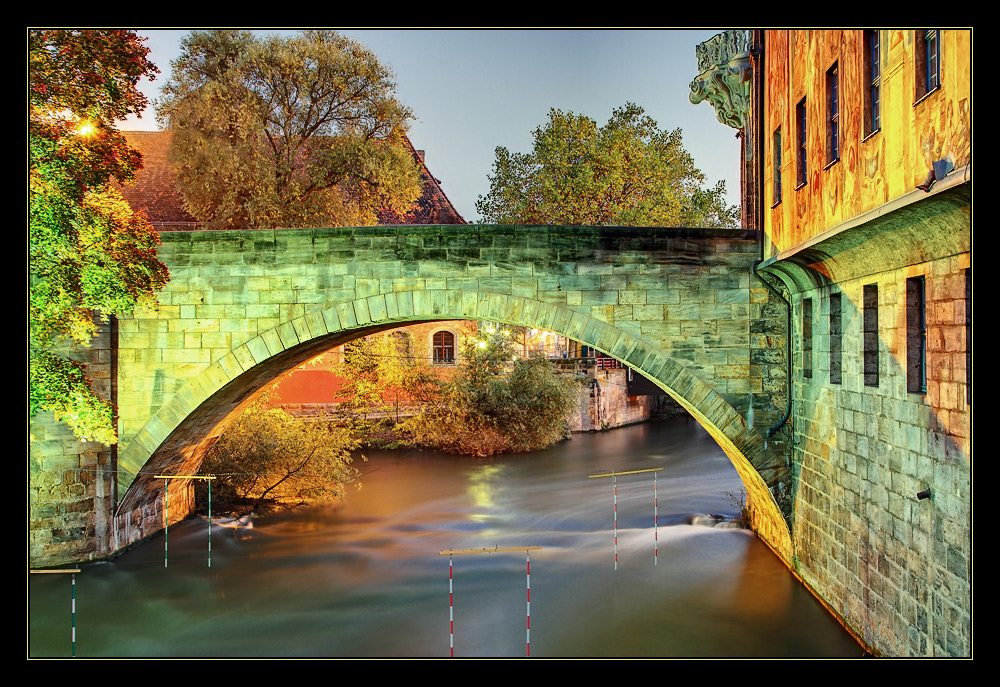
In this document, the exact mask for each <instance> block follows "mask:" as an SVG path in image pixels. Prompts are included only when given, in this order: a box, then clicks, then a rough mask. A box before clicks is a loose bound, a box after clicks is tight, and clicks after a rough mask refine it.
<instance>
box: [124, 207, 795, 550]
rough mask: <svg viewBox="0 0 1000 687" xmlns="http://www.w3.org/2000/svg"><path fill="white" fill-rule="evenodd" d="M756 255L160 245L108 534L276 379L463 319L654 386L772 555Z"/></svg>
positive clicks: (710, 250)
mask: <svg viewBox="0 0 1000 687" xmlns="http://www.w3.org/2000/svg"><path fill="white" fill-rule="evenodd" d="M757 255H758V243H757V241H756V239H755V238H754V237H753V236H751V235H748V234H747V233H746V232H745V231H743V230H705V229H663V228H661V229H649V228H623V227H521V226H493V225H488V226H487V225H464V226H427V225H423V226H414V227H395V226H393V227H362V228H336V229H306V230H276V231H258V232H211V231H203V232H171V233H168V234H164V235H163V245H162V246H161V249H160V251H159V256H160V258H161V259H162V260H163V261H164V262H165V263H166V264H167V265H168V267H169V268H170V274H171V282H170V284H169V285H168V286H167V288H166V289H165V290H164V292H163V293H162V296H161V298H160V305H159V307H158V308H157V309H155V310H152V311H148V312H136V313H135V314H134V315H133V317H131V318H129V319H123V320H122V321H121V322H120V326H119V348H118V360H119V370H118V375H117V385H118V407H119V412H120V418H119V431H120V449H119V454H118V461H117V467H118V472H117V475H118V483H117V487H118V496H119V503H118V508H117V513H116V515H115V517H114V523H113V526H112V527H111V529H112V530H114V531H117V532H119V533H122V532H125V534H124V535H123V536H122V537H120V540H119V541H123V542H125V543H127V542H128V541H132V540H134V539H137V538H141V537H143V536H146V535H147V534H148V533H149V532H150V531H152V530H153V529H155V528H157V527H159V526H160V525H159V523H158V522H157V514H156V506H155V503H156V501H157V499H158V498H159V493H160V491H161V490H162V485H160V484H157V481H156V480H153V479H151V475H152V474H159V473H173V474H182V473H187V472H188V471H196V470H197V469H198V465H199V464H200V462H201V457H202V456H203V455H204V452H205V451H206V450H207V448H208V446H210V445H211V443H212V442H213V441H214V440H215V437H217V436H218V435H219V434H220V433H221V432H222V431H223V430H224V428H225V426H226V425H227V424H228V422H229V421H230V418H232V417H233V416H234V414H235V413H237V412H239V411H240V410H241V409H242V408H243V407H245V406H246V405H247V404H248V403H250V402H251V401H252V399H253V398H254V396H255V395H256V394H257V393H259V391H260V390H261V389H262V388H263V387H265V386H266V385H267V383H268V382H270V381H271V380H272V379H274V378H275V377H276V376H278V375H279V374H281V373H283V372H285V371H287V370H289V369H291V368H293V367H295V366H296V365H298V364H300V363H301V362H303V361H305V360H307V359H309V358H311V357H313V356H315V355H317V354H318V353H320V352H322V351H324V350H327V349H329V348H331V347H333V346H335V345H338V344H340V343H343V342H345V341H348V340H350V339H353V338H355V337H357V336H359V335H363V334H366V333H371V332H374V331H380V330H383V329H389V328H391V327H393V326H398V325H399V324H401V323H404V322H421V321H435V320H444V319H482V320H490V321H495V322H505V323H509V324H515V325H524V326H529V327H535V328H539V329H547V330H550V331H554V332H556V333H559V334H561V335H563V336H566V337H569V338H571V339H574V340H576V341H579V342H581V343H583V344H586V345H589V346H592V347H593V348H595V349H597V350H600V351H603V352H605V353H607V354H609V355H612V356H614V357H616V358H618V359H620V360H622V361H623V362H625V363H626V364H628V365H629V366H630V367H632V368H633V369H635V370H638V371H641V372H642V373H643V374H645V375H646V376H647V377H648V378H650V379H652V380H655V381H656V383H657V384H658V385H659V386H660V387H661V388H663V389H664V390H666V391H667V392H668V393H670V394H671V395H672V396H674V398H675V399H676V400H677V401H678V402H679V403H680V404H681V405H682V406H683V407H684V408H685V409H686V410H688V412H690V413H691V414H692V415H693V416H694V417H695V418H696V419H697V420H698V421H699V422H701V423H702V424H703V425H705V426H706V428H707V429H708V430H709V432H710V433H712V435H713V436H714V437H715V438H716V439H717V440H718V441H719V443H720V445H721V446H722V447H723V449H724V450H726V452H727V454H728V455H729V456H730V458H731V459H732V460H733V462H734V465H736V467H737V470H738V471H739V472H740V474H741V476H742V477H743V479H744V481H745V482H746V483H747V490H748V492H749V493H750V494H751V501H752V504H754V505H753V507H754V509H755V510H754V512H755V513H756V514H757V516H756V517H757V518H758V520H759V523H758V524H759V527H758V529H759V531H760V532H761V534H762V536H763V537H765V539H767V540H768V541H770V542H771V544H772V546H774V548H775V549H776V550H777V551H779V552H783V555H785V556H786V557H790V551H791V541H790V535H789V533H788V529H787V526H786V525H785V523H784V521H783V519H782V518H781V516H780V514H779V513H778V512H777V508H776V506H775V504H774V501H773V498H772V496H771V492H770V490H769V485H773V484H776V483H777V482H779V481H781V479H782V478H783V477H787V468H786V461H785V459H784V457H783V456H782V455H780V454H776V453H775V452H774V451H773V447H772V449H768V448H766V447H765V446H764V442H763V440H762V438H761V432H760V431H758V430H762V429H763V428H766V426H769V424H770V423H773V422H774V420H775V419H776V418H777V417H780V415H781V413H782V409H783V407H784V398H783V397H781V389H780V375H779V374H778V373H776V372H775V371H776V370H780V369H782V365H781V359H782V358H783V350H784V349H783V345H782V344H783V339H782V334H781V331H780V328H781V325H774V324H773V323H771V322H770V321H769V319H770V317H771V315H772V310H773V308H772V306H771V304H770V303H769V300H768V298H769V297H768V295H767V293H766V291H764V290H763V289H758V288H756V287H755V288H754V289H751V288H750V265H751V263H752V262H753V261H754V259H756V257H757ZM776 380H779V381H778V383H776ZM751 407H752V408H753V412H752V413H751V412H750V409H751ZM747 417H752V418H753V426H749V425H748V424H747ZM161 515H162V514H161ZM126 520H127V522H126ZM115 528H117V529H115Z"/></svg>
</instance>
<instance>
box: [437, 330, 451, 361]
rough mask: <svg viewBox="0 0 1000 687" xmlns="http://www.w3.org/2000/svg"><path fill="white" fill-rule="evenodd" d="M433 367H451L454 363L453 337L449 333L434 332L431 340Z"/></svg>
mask: <svg viewBox="0 0 1000 687" xmlns="http://www.w3.org/2000/svg"><path fill="white" fill-rule="evenodd" d="M432 345H433V348H434V364H435V365H451V364H453V363H454V362H455V335H454V334H452V333H451V332H435V333H434V337H433V339H432Z"/></svg>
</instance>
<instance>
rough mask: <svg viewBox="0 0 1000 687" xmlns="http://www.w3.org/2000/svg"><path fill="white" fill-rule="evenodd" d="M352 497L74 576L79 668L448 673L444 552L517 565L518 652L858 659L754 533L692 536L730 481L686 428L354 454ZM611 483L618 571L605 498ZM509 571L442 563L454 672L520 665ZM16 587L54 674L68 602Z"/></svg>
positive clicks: (198, 534) (64, 647) (64, 644)
mask: <svg viewBox="0 0 1000 687" xmlns="http://www.w3.org/2000/svg"><path fill="white" fill-rule="evenodd" d="M368 455H369V462H368V463H366V464H365V465H364V466H363V470H364V471H365V473H366V474H365V485H364V488H363V489H362V490H361V491H360V492H352V493H350V495H349V497H348V501H347V503H345V504H342V505H340V506H337V507H327V508H311V509H303V510H299V511H295V512H292V513H287V514H283V515H280V516H276V517H272V518H268V519H262V520H258V521H256V522H255V526H254V528H253V529H252V530H247V531H242V532H239V533H237V532H236V531H234V530H231V529H225V528H221V527H220V528H217V529H215V530H214V533H213V537H212V546H213V558H212V567H211V568H210V569H209V568H208V567H207V565H206V560H205V541H206V538H207V532H206V524H205V523H204V522H203V521H200V520H190V521H187V522H185V523H183V524H182V525H180V526H178V527H176V528H172V529H171V532H170V553H171V560H170V567H169V568H168V569H167V570H164V569H163V548H162V543H163V540H162V536H161V537H158V538H154V539H153V540H151V541H149V542H147V543H145V544H143V545H141V546H139V547H137V548H135V549H134V550H132V551H130V552H128V553H127V554H125V555H123V556H121V557H120V558H118V559H116V560H115V561H113V562H111V563H104V564H94V565H87V566H84V570H83V572H82V573H81V574H79V575H78V576H77V582H78V584H77V628H78V646H77V655H78V656H81V657H87V656H205V657H229V656H251V657H259V656H303V657H305V656H429V657H445V656H447V655H448V641H449V609H448V558H447V556H439V555H438V552H439V551H440V550H443V549H471V548H484V547H490V548H492V547H494V546H498V547H508V546H542V547H543V548H542V549H541V550H538V551H532V552H531V655H532V657H544V656H858V655H860V653H861V652H860V648H859V647H858V645H857V644H855V643H854V641H853V640H852V639H851V638H850V637H849V636H848V635H847V634H846V632H844V631H843V629H842V628H840V627H839V626H838V625H837V624H836V623H835V622H834V620H833V619H832V618H831V617H830V616H829V615H828V614H827V613H826V612H825V611H824V610H823V609H822V608H821V607H820V605H819V604H818V602H816V601H815V600H814V599H813V598H812V597H811V596H810V595H809V594H808V592H807V591H806V590H805V589H803V588H802V587H801V586H800V585H799V584H798V583H797V582H796V581H795V580H794V579H793V578H792V576H791V574H790V573H789V572H788V570H787V569H786V568H784V566H783V565H781V563H780V562H779V561H778V560H777V559H776V558H775V557H774V556H773V554H772V553H771V552H770V551H769V550H768V549H767V548H766V547H765V546H764V545H763V544H762V543H761V542H760V541H758V540H757V539H756V537H755V536H753V535H752V534H750V533H748V532H744V531H740V530H732V529H729V530H725V529H717V528H709V527H699V526H692V525H690V524H688V523H690V522H691V520H692V517H693V516H694V515H696V514H705V513H716V514H732V511H733V506H732V504H731V503H730V502H729V499H728V497H727V496H726V492H727V491H732V490H736V489H738V488H739V481H738V478H737V476H736V473H735V471H734V470H733V469H732V467H731V466H730V465H729V463H728V462H727V460H726V458H725V456H724V455H723V454H722V452H721V451H720V450H719V449H718V448H717V447H716V446H715V444H714V443H713V442H712V441H711V439H710V438H709V437H708V436H707V435H706V434H705V433H704V432H703V431H702V430H700V428H698V427H697V425H694V424H693V423H690V422H688V421H685V420H678V421H672V422H669V423H662V424H657V425H654V424H647V425H640V426H636V427H631V428H626V429H621V430H615V431H611V432H606V433H602V434H596V435H581V436H576V437H574V438H573V440H572V441H569V442H564V443H563V444H560V445H558V446H556V447H554V448H552V449H549V450H547V451H543V452H539V453H535V454H530V455H520V456H507V457H503V458H495V459H480V460H477V459H470V458H460V457H455V456H449V455H443V454H435V453H430V452H420V451H410V452H405V451H403V452H384V453H375V454H372V453H369V454H368ZM647 467H663V468H664V470H663V471H662V472H660V473H658V475H659V477H658V494H659V523H660V529H659V541H658V546H659V557H658V564H657V565H656V566H654V565H653V546H654V541H653V526H652V525H653V512H652V510H653V504H652V477H651V475H649V474H648V473H647V474H646V475H636V476H635V477H633V478H626V477H623V478H621V479H619V480H618V524H619V532H618V552H619V565H618V570H617V571H615V570H614V569H613V563H614V561H613V534H612V522H613V505H612V494H611V484H610V480H588V479H587V475H590V474H597V473H600V472H606V471H608V470H611V469H614V470H616V471H623V470H631V469H640V468H647ZM525 572H526V571H525V555H524V552H523V551H522V552H514V553H504V554H489V555H465V556H455V557H454V604H455V605H454V617H455V623H454V628H455V655H456V656H524V654H525V648H526V647H525V642H526V575H525ZM55 577H57V576H55V575H35V576H31V579H30V580H29V604H30V605H29V651H30V653H31V655H32V656H68V655H69V651H70V646H69V632H70V628H69V590H68V584H67V581H66V580H59V579H52V578H55Z"/></svg>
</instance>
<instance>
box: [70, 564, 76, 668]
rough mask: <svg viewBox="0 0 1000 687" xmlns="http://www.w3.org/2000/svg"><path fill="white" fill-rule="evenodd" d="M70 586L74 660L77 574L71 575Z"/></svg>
mask: <svg viewBox="0 0 1000 687" xmlns="http://www.w3.org/2000/svg"><path fill="white" fill-rule="evenodd" d="M70 586H71V587H72V589H73V591H72V601H71V602H70V615H71V617H72V620H71V621H70V624H71V625H72V626H73V630H72V632H71V633H70V634H71V641H72V643H73V658H76V573H73V574H72V575H70Z"/></svg>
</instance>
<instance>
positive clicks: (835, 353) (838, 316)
mask: <svg viewBox="0 0 1000 687" xmlns="http://www.w3.org/2000/svg"><path fill="white" fill-rule="evenodd" d="M842 313H843V311H842V310H841V306H840V294H839V293H831V294H830V383H831V384H840V368H841V361H842V360H843V357H844V351H843V342H844V337H843V329H842V328H841V323H842V321H843V320H842Z"/></svg>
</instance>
